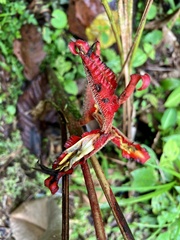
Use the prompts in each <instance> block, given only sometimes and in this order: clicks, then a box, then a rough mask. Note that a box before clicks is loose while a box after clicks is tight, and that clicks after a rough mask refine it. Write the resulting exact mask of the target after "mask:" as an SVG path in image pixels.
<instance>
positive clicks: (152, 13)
mask: <svg viewBox="0 0 180 240" xmlns="http://www.w3.org/2000/svg"><path fill="white" fill-rule="evenodd" d="M156 14H157V7H156V6H155V5H154V4H152V5H151V7H150V9H149V12H148V14H147V19H148V20H152V19H153V18H155V16H156Z"/></svg>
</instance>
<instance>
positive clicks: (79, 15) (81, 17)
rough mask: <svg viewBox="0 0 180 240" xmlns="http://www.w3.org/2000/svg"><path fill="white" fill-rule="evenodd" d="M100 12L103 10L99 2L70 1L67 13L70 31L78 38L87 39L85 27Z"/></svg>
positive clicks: (91, 0)
mask: <svg viewBox="0 0 180 240" xmlns="http://www.w3.org/2000/svg"><path fill="white" fill-rule="evenodd" d="M102 12H104V8H103V6H102V4H101V1H100V0H98V1H97V0H77V1H75V0H71V1H70V3H69V8H68V12H67V14H68V22H69V29H70V31H71V32H72V33H73V34H75V35H76V36H78V37H80V38H83V39H87V37H86V34H85V29H86V27H88V26H90V24H91V22H92V21H93V19H94V18H95V17H96V16H97V15H98V14H99V13H102Z"/></svg>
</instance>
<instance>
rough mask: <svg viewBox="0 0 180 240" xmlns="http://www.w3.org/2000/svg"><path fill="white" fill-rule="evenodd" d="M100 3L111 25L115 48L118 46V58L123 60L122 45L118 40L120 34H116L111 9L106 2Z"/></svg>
mask: <svg viewBox="0 0 180 240" xmlns="http://www.w3.org/2000/svg"><path fill="white" fill-rule="evenodd" d="M101 3H102V5H103V6H104V9H105V11H106V14H107V16H108V18H109V22H110V24H111V27H112V30H113V33H114V36H115V38H116V43H117V46H118V51H119V54H120V57H121V59H123V54H122V45H121V40H120V33H119V32H118V29H117V26H116V23H115V21H114V18H113V16H112V11H111V9H110V7H109V4H108V2H107V0H101Z"/></svg>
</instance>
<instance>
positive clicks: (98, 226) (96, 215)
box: [81, 162, 106, 240]
mask: <svg viewBox="0 0 180 240" xmlns="http://www.w3.org/2000/svg"><path fill="white" fill-rule="evenodd" d="M81 168H82V172H83V175H84V180H85V184H86V188H87V192H88V198H89V202H90V206H91V212H92V216H93V220H94V227H95V231H96V238H97V239H98V240H105V239H106V234H105V230H104V224H103V220H102V216H101V211H100V207H99V203H98V199H97V195H96V192H95V188H94V183H93V180H92V177H91V173H90V170H89V166H88V164H87V162H84V163H83V164H82V165H81Z"/></svg>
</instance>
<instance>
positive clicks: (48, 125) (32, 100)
mask: <svg viewBox="0 0 180 240" xmlns="http://www.w3.org/2000/svg"><path fill="white" fill-rule="evenodd" d="M50 94H51V93H50V88H49V84H48V79H47V77H46V75H45V74H41V75H39V76H38V77H37V78H36V79H35V80H34V81H31V83H30V85H29V86H28V87H27V88H26V89H25V91H24V92H23V94H22V95H21V96H20V97H19V99H18V103H17V110H18V111H17V119H18V127H19V129H20V131H21V137H22V140H23V143H24V145H25V146H26V147H27V148H28V149H29V150H30V152H31V153H33V154H35V155H36V156H37V157H39V156H41V152H42V139H43V138H44V137H45V138H49V137H50V136H51V135H56V134H57V136H59V125H58V117H57V113H56V111H55V110H54V109H53V108H52V106H50V104H49V103H48V102H47V100H48V98H49V96H50ZM44 144H48V142H46V143H44ZM44 147H45V146H44ZM45 149H46V151H47V149H48V148H47V145H46V147H45Z"/></svg>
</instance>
